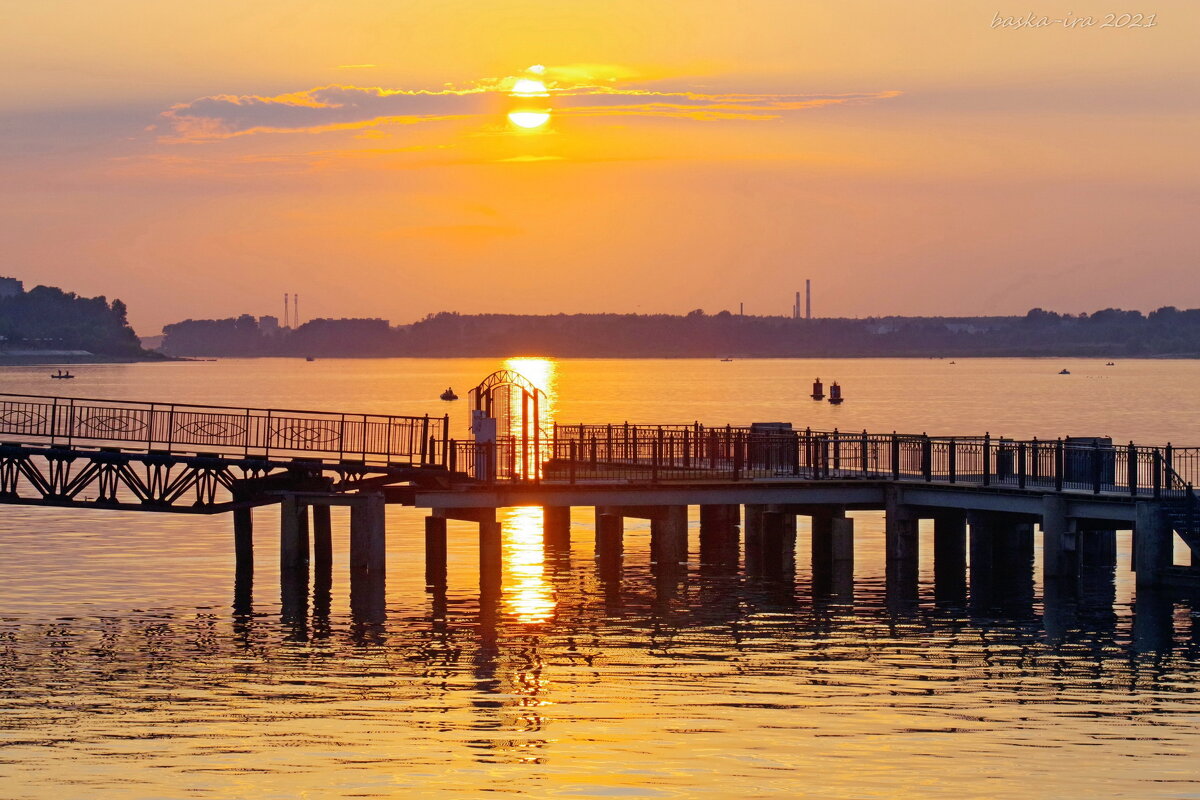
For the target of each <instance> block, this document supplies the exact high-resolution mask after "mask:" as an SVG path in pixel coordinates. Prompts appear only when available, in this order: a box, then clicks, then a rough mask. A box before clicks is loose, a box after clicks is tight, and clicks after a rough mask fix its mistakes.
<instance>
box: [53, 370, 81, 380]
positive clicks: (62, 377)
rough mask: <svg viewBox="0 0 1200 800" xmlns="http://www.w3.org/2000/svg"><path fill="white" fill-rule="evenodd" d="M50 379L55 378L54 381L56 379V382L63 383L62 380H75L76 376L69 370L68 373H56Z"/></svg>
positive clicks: (60, 371)
mask: <svg viewBox="0 0 1200 800" xmlns="http://www.w3.org/2000/svg"><path fill="white" fill-rule="evenodd" d="M50 377H51V378H54V379H56V380H60V381H61V380H67V379H69V378H74V377H75V376H74V375H72V374H71V372H70V370H67V371H66V372H63V371H62V370H61V369H60V370H59V371H58V372H56V373H54V374H53V375H51V376H50Z"/></svg>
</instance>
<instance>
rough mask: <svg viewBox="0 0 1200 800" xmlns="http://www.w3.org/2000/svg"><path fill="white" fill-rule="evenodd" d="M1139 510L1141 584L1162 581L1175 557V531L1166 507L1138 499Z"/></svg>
mask: <svg viewBox="0 0 1200 800" xmlns="http://www.w3.org/2000/svg"><path fill="white" fill-rule="evenodd" d="M1135 514H1136V517H1135V520H1134V531H1135V532H1136V534H1137V536H1136V538H1135V539H1134V554H1135V556H1136V558H1137V585H1138V587H1139V588H1141V587H1145V586H1154V585H1157V584H1159V583H1160V582H1161V581H1162V578H1163V576H1164V575H1165V574H1166V572H1167V569H1168V568H1169V567H1170V566H1171V565H1172V563H1173V561H1174V554H1173V547H1172V546H1173V544H1174V541H1173V540H1174V532H1173V531H1172V530H1171V526H1170V524H1169V523H1168V522H1167V518H1166V515H1165V514H1164V513H1163V511H1162V508H1161V507H1160V506H1159V505H1157V504H1155V503H1138V504H1137V507H1136V509H1135Z"/></svg>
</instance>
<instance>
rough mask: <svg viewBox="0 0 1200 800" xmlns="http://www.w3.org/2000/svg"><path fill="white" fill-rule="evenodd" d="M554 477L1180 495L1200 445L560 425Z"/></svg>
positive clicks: (1199, 470)
mask: <svg viewBox="0 0 1200 800" xmlns="http://www.w3.org/2000/svg"><path fill="white" fill-rule="evenodd" d="M544 475H545V477H547V478H554V479H566V480H568V481H570V480H575V481H579V480H588V479H593V480H594V479H603V478H611V479H617V480H650V481H652V482H653V481H662V480H704V479H709V480H712V479H720V480H742V479H747V478H766V477H787V476H793V477H799V478H805V479H833V478H846V479H851V478H873V479H892V480H905V481H925V482H938V483H950V484H966V485H976V486H997V487H1016V488H1049V489H1053V490H1056V491H1064V490H1066V491H1090V492H1092V493H1097V494H1098V493H1101V492H1109V493H1113V492H1119V493H1123V494H1129V495H1132V496H1152V497H1178V496H1182V495H1183V494H1184V493H1186V492H1187V486H1188V485H1189V484H1194V483H1195V482H1196V480H1197V477H1200V448H1194V447H1189V448H1179V447H1173V446H1172V445H1169V444H1168V445H1165V446H1157V447H1155V446H1140V445H1135V444H1134V443H1133V442H1130V443H1129V444H1127V445H1115V444H1113V443H1111V442H1109V441H1108V440H1104V439H1092V440H1083V441H1081V440H1070V439H1067V440H1064V439H1052V440H1039V439H1029V440H1016V439H1007V438H992V437H991V436H990V435H987V434H985V435H983V436H927V435H925V434H919V435H913V434H900V433H891V434H871V433H868V432H866V431H863V432H862V433H847V432H841V431H837V430H833V431H814V430H811V429H805V430H802V431H785V432H768V433H761V432H756V431H755V430H754V429H753V428H749V427H734V426H726V427H724V428H708V427H705V426H703V425H700V424H699V423H695V424H692V425H638V424H630V423H621V424H617V425H556V426H555V429H554V435H553V437H552V439H551V443H550V454H549V458H548V461H547V463H546V464H545V467H544Z"/></svg>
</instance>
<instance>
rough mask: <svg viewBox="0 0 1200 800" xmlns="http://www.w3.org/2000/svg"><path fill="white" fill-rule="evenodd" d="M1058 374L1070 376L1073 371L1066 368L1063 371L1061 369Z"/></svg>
mask: <svg viewBox="0 0 1200 800" xmlns="http://www.w3.org/2000/svg"><path fill="white" fill-rule="evenodd" d="M1058 374H1059V375H1070V374H1071V370H1069V369H1067V368H1066V367H1064V368H1063V369H1060V370H1059V371H1058Z"/></svg>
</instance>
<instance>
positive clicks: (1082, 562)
mask: <svg viewBox="0 0 1200 800" xmlns="http://www.w3.org/2000/svg"><path fill="white" fill-rule="evenodd" d="M1079 566H1080V567H1088V568H1092V569H1096V568H1103V569H1114V568H1115V567H1116V566H1117V532H1116V531H1113V530H1102V531H1082V532H1080V534H1079Z"/></svg>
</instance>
